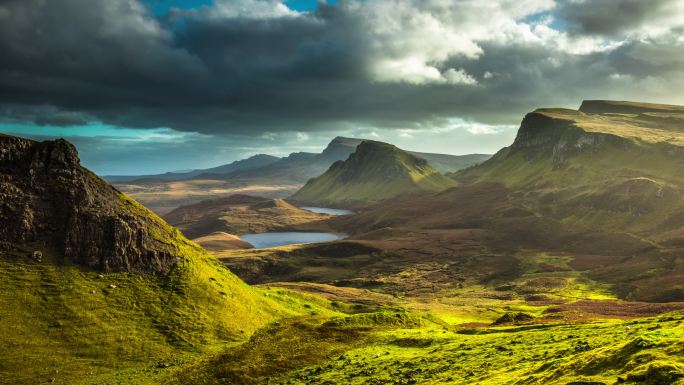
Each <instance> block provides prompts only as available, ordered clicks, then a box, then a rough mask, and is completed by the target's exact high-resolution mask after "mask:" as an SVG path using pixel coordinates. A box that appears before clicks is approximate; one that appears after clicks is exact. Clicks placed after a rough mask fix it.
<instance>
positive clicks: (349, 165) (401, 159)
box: [292, 141, 455, 207]
mask: <svg viewBox="0 0 684 385" xmlns="http://www.w3.org/2000/svg"><path fill="white" fill-rule="evenodd" d="M454 185H455V183H454V182H453V181H452V180H450V179H449V178H446V177H445V176H443V175H442V174H440V173H439V172H438V171H437V170H435V169H434V168H432V167H431V166H430V165H429V164H428V162H427V161H426V160H425V159H422V158H418V157H417V156H415V155H412V154H409V153H407V152H405V151H403V150H400V149H398V148H397V147H395V146H393V145H391V144H387V143H382V142H374V141H364V142H362V143H361V144H359V146H358V147H357V148H356V151H355V152H354V153H353V154H352V155H351V156H349V158H348V159H347V160H345V161H338V162H336V163H334V164H333V165H332V166H330V169H328V171H326V172H325V173H324V174H323V175H321V176H319V177H316V178H313V179H311V180H310V181H309V182H307V183H306V185H304V187H302V189H301V190H299V191H297V193H296V194H294V195H293V196H292V199H293V200H295V201H299V202H304V203H306V204H313V205H321V206H334V207H355V206H362V205H368V204H369V203H376V202H380V201H383V200H387V199H390V198H394V197H398V196H410V195H416V194H420V193H425V192H438V191H443V190H445V189H447V188H449V187H452V186H454Z"/></svg>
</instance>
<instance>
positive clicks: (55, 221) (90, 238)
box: [0, 135, 193, 273]
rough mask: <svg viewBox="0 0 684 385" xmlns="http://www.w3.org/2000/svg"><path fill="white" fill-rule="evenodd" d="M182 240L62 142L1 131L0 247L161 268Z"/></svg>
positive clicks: (126, 267) (173, 258)
mask: <svg viewBox="0 0 684 385" xmlns="http://www.w3.org/2000/svg"><path fill="white" fill-rule="evenodd" d="M186 242H187V241H186V240H185V239H184V238H182V236H181V235H180V234H179V233H178V232H177V231H176V230H175V229H173V228H171V227H170V226H168V225H166V224H165V223H164V222H163V221H161V220H160V219H159V218H158V217H156V215H154V214H152V213H151V212H150V211H148V210H147V209H145V208H144V207H142V206H140V205H139V204H138V203H136V202H135V201H133V200H131V199H129V198H128V197H126V196H125V195H123V194H121V193H120V192H119V191H117V190H116V189H114V188H113V187H111V186H110V185H108V184H107V183H105V182H104V181H103V180H101V179H100V178H98V177H97V176H96V175H94V174H93V173H91V172H90V171H88V170H86V169H85V168H83V167H81V166H80V163H79V158H78V153H77V152H76V149H75V148H74V146H73V145H71V144H70V143H68V142H67V141H65V140H62V139H60V140H55V141H46V142H34V141H31V140H27V139H21V138H17V137H12V136H6V135H2V136H0V245H1V247H2V248H4V249H11V248H12V247H15V246H16V245H23V246H30V247H33V248H34V249H35V250H36V251H41V252H42V251H45V250H50V251H54V252H55V254H56V255H58V256H59V258H63V259H65V260H66V261H69V262H71V263H76V264H79V265H83V266H87V267H90V268H93V269H96V270H99V271H105V272H110V271H129V272H143V273H151V272H161V271H166V270H168V269H170V268H171V267H172V266H173V265H175V264H176V262H177V261H178V259H179V258H181V257H182V255H181V251H180V249H181V248H182V247H184V246H186V245H187V246H188V247H193V246H191V245H190V244H186Z"/></svg>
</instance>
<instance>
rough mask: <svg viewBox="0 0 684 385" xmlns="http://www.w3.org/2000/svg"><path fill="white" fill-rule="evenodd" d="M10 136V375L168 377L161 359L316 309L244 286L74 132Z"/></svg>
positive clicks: (1, 164)
mask: <svg viewBox="0 0 684 385" xmlns="http://www.w3.org/2000/svg"><path fill="white" fill-rule="evenodd" d="M0 146H1V148H0V150H1V151H0V174H1V176H2V177H3V180H4V181H5V182H4V183H3V184H2V185H1V186H0V196H2V197H3V205H2V208H1V209H0V224H1V225H2V227H0V229H1V231H0V341H2V346H3V349H2V358H1V359H0V383H3V384H5V383H6V384H35V383H46V382H54V383H61V384H92V383H99V382H102V381H104V382H106V383H121V384H129V383H150V384H152V383H159V381H157V380H155V378H154V377H155V376H157V375H161V374H163V373H162V372H164V371H159V370H157V369H165V368H166V367H167V366H173V365H180V364H182V363H183V362H184V361H185V360H188V359H190V358H193V357H196V356H197V355H199V354H206V353H208V352H212V351H215V350H216V349H220V348H223V347H225V346H226V344H231V343H237V342H240V341H243V340H245V339H247V338H249V336H250V335H251V334H252V333H253V332H254V331H255V330H257V329H259V328H260V327H263V326H265V325H266V324H268V323H270V322H273V321H276V320H278V319H280V318H283V317H289V316H295V315H302V314H310V313H311V312H312V311H313V312H318V311H317V310H316V309H317V308H318V307H319V306H318V305H316V304H315V303H308V302H305V301H302V300H298V299H294V300H293V299H291V298H286V297H287V296H285V297H283V296H272V295H270V296H269V295H267V294H264V293H262V292H261V291H260V290H257V289H254V288H251V287H249V286H248V285H246V284H245V283H244V282H243V281H241V280H240V279H239V278H237V277H236V276H235V275H233V274H232V273H231V272H230V271H228V270H227V269H226V268H225V267H223V265H222V264H221V263H219V261H218V260H216V258H214V257H213V256H212V255H210V254H208V253H207V252H206V251H204V250H203V249H202V248H201V247H199V246H198V245H197V244H195V243H193V242H191V241H189V240H187V239H186V238H185V237H184V236H183V235H182V234H181V233H180V232H179V231H178V230H177V229H174V228H173V227H171V226H169V225H168V224H166V222H164V221H163V220H161V219H160V218H159V217H158V216H156V215H155V214H153V213H152V212H151V211H149V210H147V209H146V208H145V207H143V206H141V205H140V204H138V203H137V202H135V201H134V200H132V199H130V198H129V197H127V196H126V195H124V194H121V193H120V192H118V191H117V190H115V189H114V188H112V187H111V186H109V185H108V184H107V183H105V182H104V181H102V180H101V179H99V178H98V177H97V176H95V175H94V174H92V173H91V172H89V171H88V170H86V169H84V168H82V167H81V166H80V165H79V162H78V155H77V153H76V151H75V149H74V147H73V146H71V145H70V144H69V143H68V142H66V141H63V140H59V141H54V142H42V143H37V142H33V141H29V140H25V139H20V138H13V137H7V136H2V137H0ZM17 221H18V222H19V223H20V225H18V226H17V225H14V223H16V222H17ZM299 298H301V297H299ZM321 311H325V310H324V309H321Z"/></svg>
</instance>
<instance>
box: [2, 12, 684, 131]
mask: <svg viewBox="0 0 684 385" xmlns="http://www.w3.org/2000/svg"><path fill="white" fill-rule="evenodd" d="M218 3H219V4H218V5H217V6H215V7H203V8H200V9H195V10H190V11H180V10H177V11H175V12H171V14H170V16H169V17H168V18H167V19H165V20H163V21H159V20H156V19H154V18H153V17H152V16H151V15H150V14H149V12H148V11H147V10H146V9H145V8H144V7H143V6H142V5H141V4H140V3H138V2H137V1H135V0H125V1H124V0H107V1H104V0H100V1H93V0H50V1H44V0H16V1H15V0H11V1H4V2H1V3H0V51H1V52H2V57H1V58H0V103H5V104H10V103H11V104H14V105H16V104H23V105H26V106H36V110H35V112H34V113H33V116H30V115H31V113H26V114H24V115H25V117H26V120H27V121H33V122H36V123H39V124H55V123H57V124H69V119H72V118H73V119H74V120H73V122H74V123H76V122H78V119H79V117H80V116H86V117H88V118H90V119H96V120H101V121H103V122H105V123H107V124H112V125H117V126H126V127H137V128H154V127H171V128H173V129H176V130H184V131H197V132H202V133H210V134H216V133H225V134H230V133H241V134H247V135H258V134H261V133H264V132H274V131H313V130H331V129H332V128H334V127H335V126H336V125H339V124H345V123H349V124H356V125H361V126H364V125H367V126H374V127H380V128H382V127H386V128H389V127H396V128H420V127H429V126H430V125H432V124H442V123H444V122H445V121H447V120H448V119H449V118H451V117H460V118H464V119H472V120H475V121H480V122H486V123H495V124H498V123H511V122H515V121H517V120H519V118H520V116H521V114H522V113H524V112H525V111H527V110H529V109H531V108H534V107H537V106H540V105H542V104H543V105H548V104H561V105H577V104H578V103H579V102H580V100H581V99H582V98H587V97H594V96H596V95H599V94H600V95H605V96H611V95H612V96H615V95H618V96H619V95H623V97H624V95H627V96H629V93H627V94H625V91H626V90H627V91H628V88H626V84H623V83H620V80H619V79H623V80H624V79H629V84H632V85H634V84H636V83H638V82H639V81H641V80H643V79H647V78H648V79H652V78H653V77H654V76H656V77H657V75H659V74H658V73H657V72H652V71H659V70H663V69H664V68H667V71H664V72H663V73H664V74H665V75H666V76H667V77H668V78H667V80H668V81H669V82H670V84H672V85H676V84H681V81H682V78H683V77H682V70H681V67H680V68H677V67H675V66H673V65H672V63H673V62H676V63H681V61H682V59H681V58H682V54H681V53H680V52H681V42H677V41H675V42H673V43H669V44H660V45H654V44H650V43H635V42H626V43H623V44H622V46H620V47H609V48H606V47H603V46H602V44H603V39H598V40H587V41H584V40H581V39H585V38H584V37H578V38H576V39H575V38H572V37H571V36H566V35H565V33H564V32H563V31H556V30H553V29H552V28H550V27H548V26H547V25H538V26H536V27H535V26H530V25H526V24H518V19H522V18H524V17H526V16H529V15H533V14H535V13H536V12H540V11H544V10H547V11H548V10H549V9H553V8H552V7H553V4H552V3H551V2H550V0H540V1H533V0H522V1H507V0H501V1H497V2H491V3H488V5H487V6H488V7H489V8H488V9H487V12H488V14H489V17H488V20H487V23H489V24H487V23H485V25H484V27H483V21H482V19H481V18H480V17H479V16H477V15H478V14H481V12H480V13H476V12H474V11H473V9H471V8H472V7H474V6H476V5H477V4H475V5H474V4H473V3H472V2H454V1H447V0H431V1H409V0H407V1H387V2H356V1H347V2H342V3H341V5H339V6H322V7H321V8H320V9H319V10H318V11H316V12H315V13H312V14H302V15H285V16H282V17H281V16H277V17H276V16H273V15H271V14H263V13H252V14H244V13H240V12H243V11H244V10H245V9H247V10H255V11H254V12H257V10H263V9H266V10H269V12H271V11H272V12H274V13H275V12H276V11H278V12H280V11H282V8H277V7H276V6H277V5H278V2H277V1H272V0H231V1H228V2H218ZM608 3H611V4H618V3H619V4H623V6H622V7H623V8H624V9H626V11H625V12H624V15H623V13H619V14H617V13H616V15H617V16H616V19H619V20H617V21H615V22H614V25H612V24H611V25H612V26H611V25H609V24H610V23H612V21H606V22H605V23H604V21H601V18H602V17H607V16H608V15H610V14H611V12H615V8H611V7H610V6H607V5H605V4H608ZM636 3H640V2H632V1H620V2H608V1H606V2H598V3H594V2H592V4H591V7H587V6H586V5H584V6H581V5H579V3H578V2H566V3H563V5H562V6H561V7H560V8H559V11H558V12H560V16H561V17H562V18H565V20H566V21H567V22H568V23H569V24H570V25H571V26H572V28H574V29H575V30H577V31H581V32H583V33H591V34H594V33H598V34H609V35H610V34H614V33H616V32H619V31H621V30H623V29H625V28H628V27H629V28H632V27H633V25H635V24H638V25H639V26H642V27H643V26H644V25H647V24H648V23H647V22H648V20H649V18H650V17H652V16H653V15H654V14H653V13H649V12H650V11H649V10H642V9H641V8H643V7H640V6H639V5H637V4H636ZM648 3H649V4H651V2H648ZM235 4H237V6H234V5H235ZM624 4H626V5H624ZM281 5H282V4H281ZM665 6H666V2H664V1H658V2H657V4H654V5H652V7H653V8H655V9H661V8H663V7H665ZM221 7H223V8H221ZM231 7H232V8H231ZM269 7H270V8H269ZM586 8H591V9H592V10H594V9H596V11H595V12H594V11H592V12H594V13H593V14H589V13H587V12H585V11H584V10H585V9H586ZM623 8H620V10H622V9H623ZM238 11H240V12H238ZM259 12H261V11H259ZM592 17H593V18H592ZM606 23H608V24H606ZM587 39H588V38H587ZM611 76H613V77H611ZM620 76H622V78H620ZM643 86H644V89H641V90H640V95H642V96H644V95H646V96H650V97H651V98H652V99H657V98H658V97H659V96H662V95H661V94H658V91H657V87H656V86H657V84H656V85H653V84H650V83H649V84H644V85H643ZM648 87H653V91H649V89H648ZM649 92H650V93H649ZM636 96H638V95H635V97H636ZM45 105H52V106H56V107H57V108H58V110H57V111H54V112H53V113H52V115H50V116H47V115H45V114H42V115H41V114H40V108H43V107H42V106H45ZM81 114H82V115H81ZM4 118H5V119H7V116H4Z"/></svg>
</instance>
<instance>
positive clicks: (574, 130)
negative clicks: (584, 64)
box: [510, 109, 629, 167]
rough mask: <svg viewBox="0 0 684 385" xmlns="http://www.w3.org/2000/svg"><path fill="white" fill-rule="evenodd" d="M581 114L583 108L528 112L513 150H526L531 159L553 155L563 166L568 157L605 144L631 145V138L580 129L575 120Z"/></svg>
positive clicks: (557, 165)
mask: <svg viewBox="0 0 684 385" xmlns="http://www.w3.org/2000/svg"><path fill="white" fill-rule="evenodd" d="M559 112H560V113H559ZM582 115H584V114H583V113H582V112H580V111H575V110H560V109H539V110H537V111H534V112H531V113H529V114H527V115H526V116H525V118H524V119H523V121H522V123H521V124H520V129H519V130H518V135H517V136H516V138H515V141H514V142H513V144H512V145H511V147H510V150H511V153H512V154H513V153H515V152H518V151H520V152H524V154H525V157H526V158H527V159H528V160H529V159H532V158H535V157H550V158H551V162H552V163H553V165H554V166H556V167H560V166H562V165H563V163H564V162H565V160H566V159H567V158H568V157H570V156H573V155H577V154H579V153H587V152H592V151H599V149H600V148H601V145H604V144H612V145H615V146H621V147H625V146H628V145H629V141H628V140H626V139H624V138H621V137H619V136H616V135H610V134H606V133H599V132H587V131H585V130H583V129H581V128H580V127H578V126H577V125H576V122H577V120H579V119H581V118H582Z"/></svg>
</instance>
